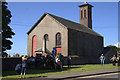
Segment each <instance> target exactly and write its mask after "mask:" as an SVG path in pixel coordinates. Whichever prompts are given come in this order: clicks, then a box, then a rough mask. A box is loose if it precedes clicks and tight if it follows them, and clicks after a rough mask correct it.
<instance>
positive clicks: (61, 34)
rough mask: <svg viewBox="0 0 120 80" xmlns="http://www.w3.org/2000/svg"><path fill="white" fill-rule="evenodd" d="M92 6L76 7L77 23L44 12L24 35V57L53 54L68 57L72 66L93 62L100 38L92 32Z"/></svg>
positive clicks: (101, 41) (97, 51)
mask: <svg viewBox="0 0 120 80" xmlns="http://www.w3.org/2000/svg"><path fill="white" fill-rule="evenodd" d="M92 7H93V6H92V5H90V4H88V3H87V2H85V3H83V4H82V5H80V6H79V8H80V9H79V10H80V23H76V22H72V21H70V20H67V19H64V18H62V17H58V16H56V15H52V14H49V13H44V14H43V15H42V16H41V18H40V19H39V20H38V21H37V22H36V23H35V24H34V25H33V26H32V28H31V29H30V30H29V31H28V32H27V34H28V41H27V55H28V56H34V57H35V56H36V54H42V55H45V53H47V54H52V50H53V48H54V47H56V50H57V53H60V54H62V55H63V56H64V57H67V56H71V57H72V63H73V64H84V63H95V62H97V61H98V59H99V55H100V52H101V51H102V49H103V36H101V35H100V34H98V33H97V32H95V31H94V30H93V29H92Z"/></svg>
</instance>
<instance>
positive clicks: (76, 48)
mask: <svg viewBox="0 0 120 80" xmlns="http://www.w3.org/2000/svg"><path fill="white" fill-rule="evenodd" d="M68 45H69V46H68V53H69V55H70V56H74V55H77V56H78V57H76V58H75V60H73V64H74V63H76V62H77V63H80V64H81V63H82V64H83V63H97V62H98V59H99V54H100V53H101V51H102V49H103V37H100V36H96V35H92V34H88V33H84V32H80V31H76V30H72V29H69V30H68ZM73 59H74V58H73ZM78 59H79V60H78ZM77 63H76V64H77Z"/></svg>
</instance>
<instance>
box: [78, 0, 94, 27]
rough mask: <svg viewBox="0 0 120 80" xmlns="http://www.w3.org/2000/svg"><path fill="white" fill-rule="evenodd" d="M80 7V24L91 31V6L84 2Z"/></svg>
mask: <svg viewBox="0 0 120 80" xmlns="http://www.w3.org/2000/svg"><path fill="white" fill-rule="evenodd" d="M79 7H80V24H83V25H84V26H86V27H88V28H91V29H92V7H93V6H92V5H90V4H88V3H87V2H84V3H83V4H82V5H80V6H79Z"/></svg>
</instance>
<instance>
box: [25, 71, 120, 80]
mask: <svg viewBox="0 0 120 80" xmlns="http://www.w3.org/2000/svg"><path fill="white" fill-rule="evenodd" d="M119 71H120V70H118V69H109V70H97V71H88V72H77V73H67V74H59V75H50V76H46V77H38V78H31V79H25V80H63V79H72V78H77V77H84V76H90V75H99V74H107V73H115V72H119Z"/></svg>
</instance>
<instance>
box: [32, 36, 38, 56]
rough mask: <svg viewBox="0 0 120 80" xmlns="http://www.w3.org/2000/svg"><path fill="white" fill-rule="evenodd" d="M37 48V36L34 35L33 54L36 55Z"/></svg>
mask: <svg viewBox="0 0 120 80" xmlns="http://www.w3.org/2000/svg"><path fill="white" fill-rule="evenodd" d="M36 49H37V37H36V36H33V49H32V51H33V56H34V57H35V50H36Z"/></svg>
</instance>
